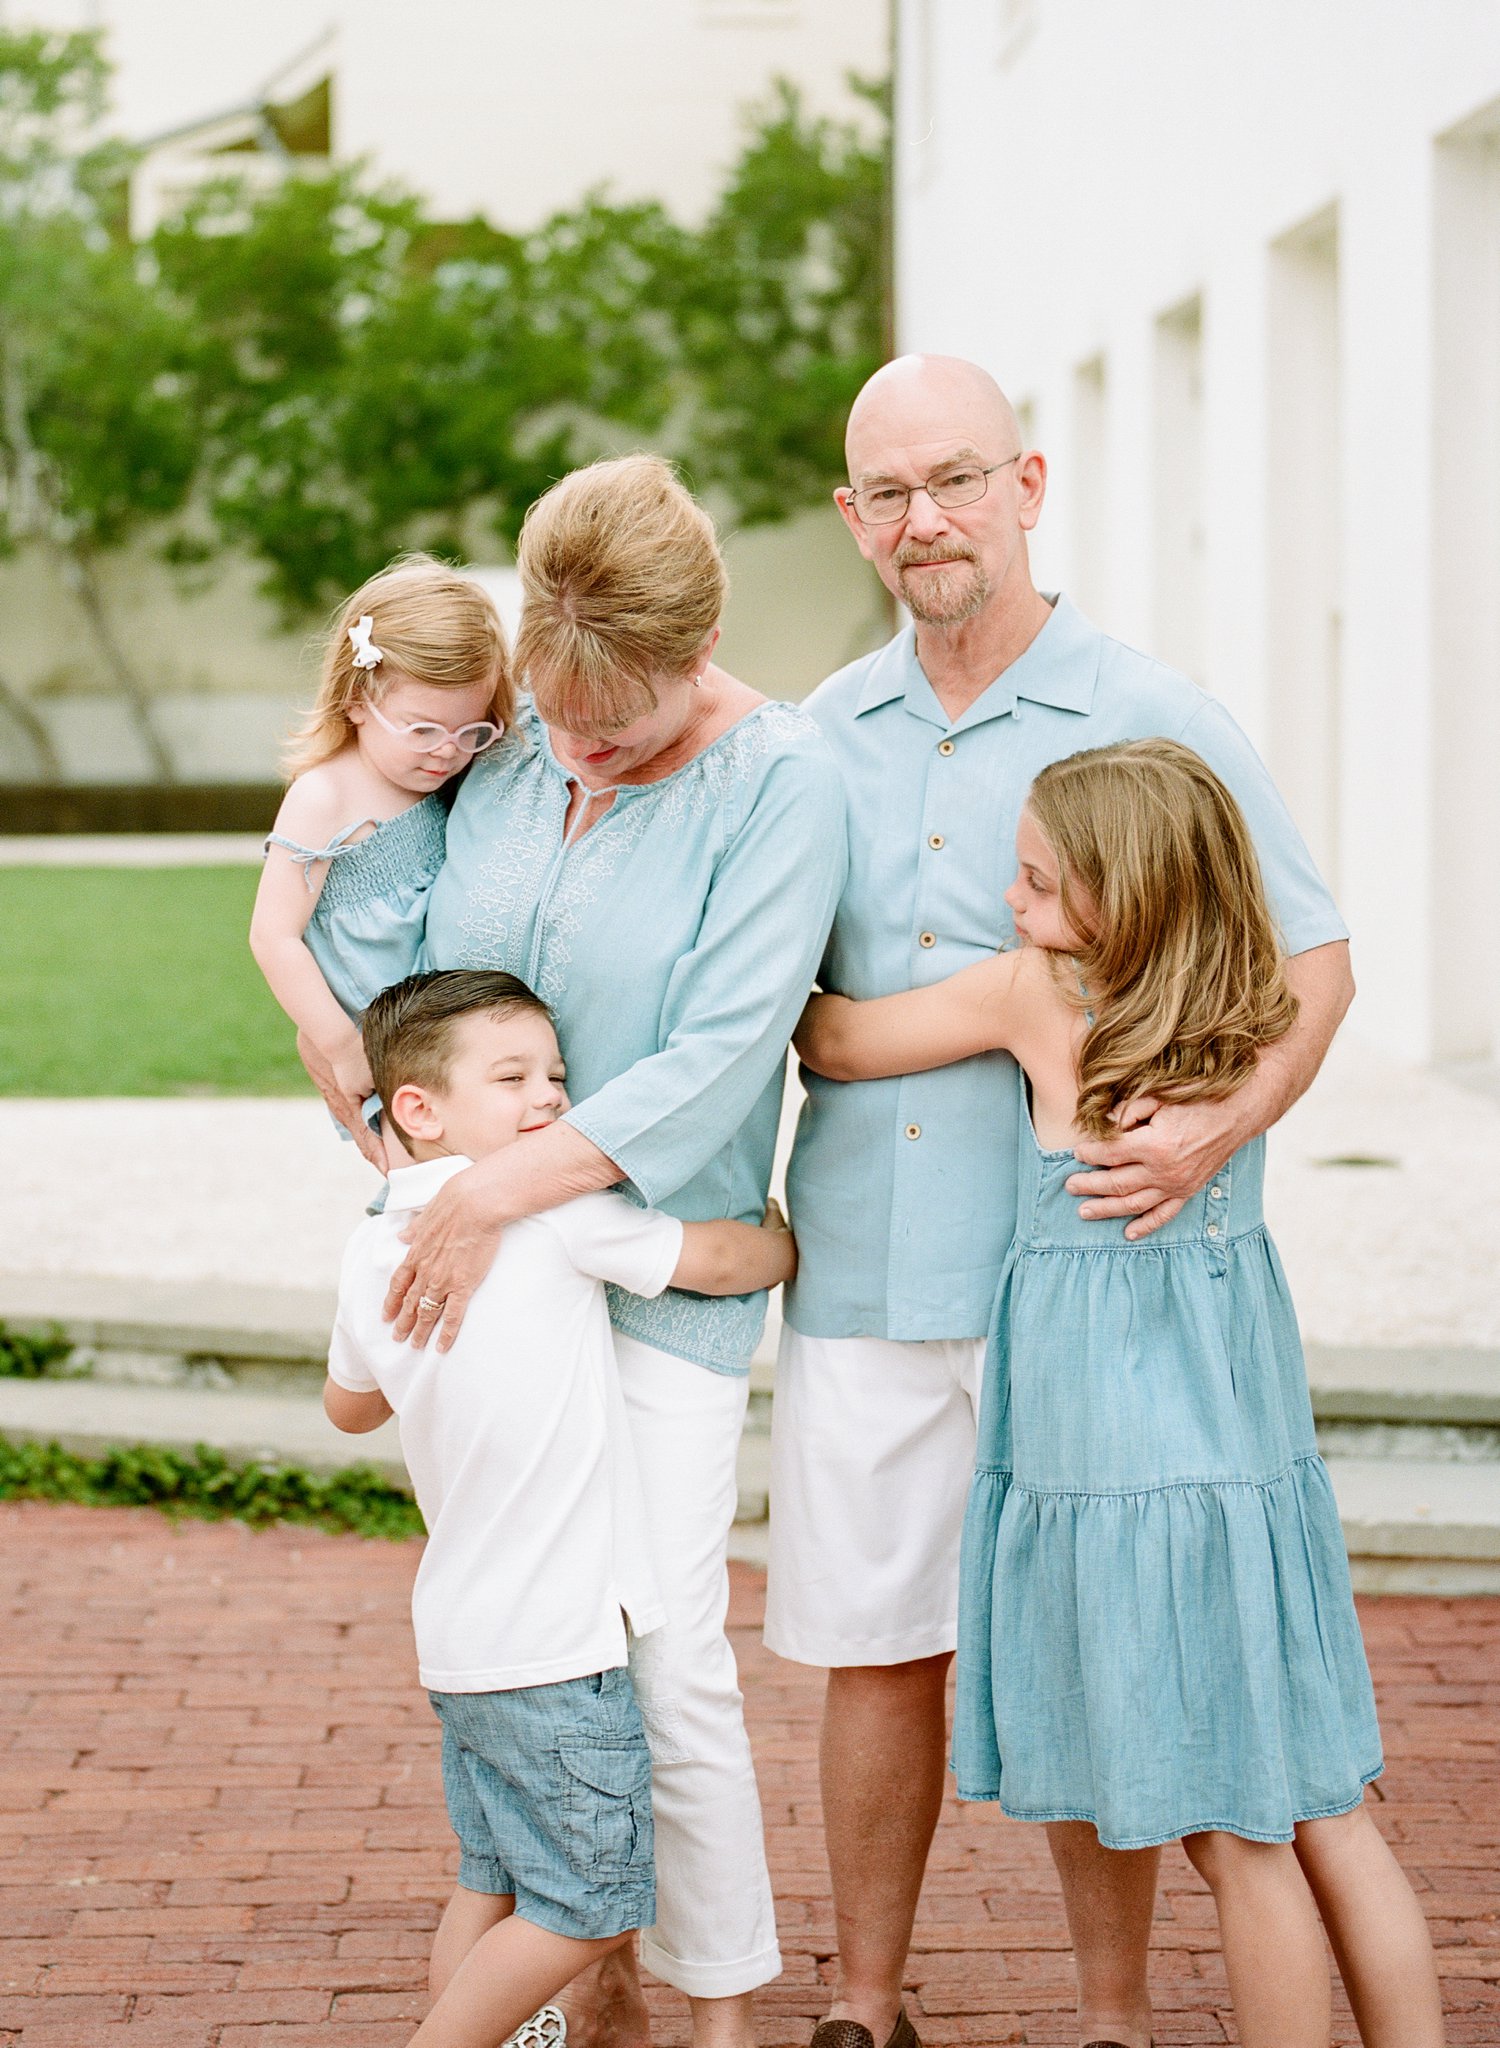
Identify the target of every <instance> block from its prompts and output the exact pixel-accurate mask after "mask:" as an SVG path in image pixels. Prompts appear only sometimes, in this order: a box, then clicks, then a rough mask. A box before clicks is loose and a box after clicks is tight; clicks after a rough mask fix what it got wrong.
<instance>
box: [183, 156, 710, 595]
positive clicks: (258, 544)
mask: <svg viewBox="0 0 1500 2048" xmlns="http://www.w3.org/2000/svg"><path fill="white" fill-rule="evenodd" d="M683 240H684V238H683V235H682V232H681V230H679V229H676V228H674V227H673V225H672V223H671V222H670V221H669V220H668V219H667V218H666V216H665V215H664V214H663V213H662V212H661V210H660V209H659V208H655V207H649V206H646V207H635V208H611V207H608V206H606V205H605V204H604V203H603V202H602V201H596V200H589V201H587V202H586V203H585V204H584V205H583V206H581V207H580V208H578V209H576V210H574V211H572V212H570V213H568V214H565V215H560V216H559V217H558V218H557V219H556V220H554V221H551V222H549V223H548V224H547V225H546V227H544V228H543V229H542V230H540V231H539V233H537V234H536V235H533V236H530V237H528V238H526V239H524V240H522V239H519V238H517V237H514V236H509V235H506V234H503V233H501V232H499V231H498V230H495V229H493V228H490V227H488V226H487V225H486V224H485V223H483V222H469V223H463V224H458V225H455V226H434V225H433V224H432V223H429V222H428V221H426V220H425V218H424V216H423V214H422V211H421V208H420V206H419V205H418V203H417V202H416V201H415V200H413V199H411V198H409V197H407V196H404V195H401V194H397V193H393V192H391V191H388V190H385V191H382V190H373V189H371V188H369V187H368V186H367V185H365V184H364V182H363V181H362V179H361V178H360V176H359V174H358V173H357V172H356V171H354V170H341V171H338V172H336V173H334V174H333V175H331V176H327V177H320V178H317V179H294V180H290V181H288V182H287V183H285V184H283V185H281V186H279V187H278V188H276V189H275V190H274V191H272V192H269V193H264V194H261V195H259V196H256V197H249V196H247V195H246V194H245V193H244V192H243V191H242V190H241V189H240V188H239V187H237V186H235V185H233V184H230V183H226V184H222V185H216V186H214V187H211V188H208V189H206V190H205V191H204V192H202V193H201V194H200V195H199V196H198V197H197V198H196V199H195V200H194V201H193V203H192V204H191V205H190V206H189V208H188V209H187V210H186V212H185V213H184V214H183V216H182V217H181V218H180V219H178V220H176V221H174V222H173V223H171V224H169V225H167V226H165V227H163V228H162V229H161V230H159V231H158V234H157V236H156V238H155V245H154V246H155V254H156V260H157V262H158V264H159V267H160V273H161V276H162V279H163V282H164V284H165V285H166V286H167V287H168V289H170V291H171V292H172V293H173V294H174V295H175V297H176V299H177V300H178V302H179V304H180V306H181V309H182V313H183V317H184V318H185V319H186V320H188V321H189V322H190V323H191V325H192V327H193V329H194V331H195V332H196V333H197V335H198V337H199V341H198V347H197V351H196V356H195V361H194V367H193V376H192V380H191V381H192V391H193V399H192V403H193V408H194V412H195V416H196V420H197V428H198V437H199V440H200V443H201V445H202V447H203V448H204V450H205V460H206V472H207V476H208V485H207V496H208V502H209V504H210V507H211V510H212V512H213V515H214V518H215V520H216V522H217V526H218V529H219V531H220V533H221V534H222V535H223V536H224V537H225V538H227V539H229V540H231V541H233V542H235V543H238V544H240V545H243V546H245V547H247V548H249V549H250V550H251V551H252V552H253V553H254V554H255V555H256V556H257V557H258V559H259V560H260V561H261V562H262V563H263V564H264V565H265V568H266V571H267V589H268V591H269V592H270V593H271V594H272V595H274V596H275V597H276V598H277V599H278V600H279V601H280V603H281V604H282V606H283V607H284V608H285V609H286V610H287V611H289V612H296V611H297V610H299V609H303V608H305V607H307V606H310V605H313V604H316V603H319V602H322V601H324V600H326V599H328V598H330V597H332V596H334V595H336V594H337V593H339V592H340V591H343V590H347V589H349V588H350V587H351V586H352V585H353V584H356V583H358V582H360V581H361V580H362V579H363V578H364V577H365V576H366V575H368V574H369V573H370V571H371V569H373V568H376V567H378V566H379V565H380V564H381V563H382V562H384V561H386V560H387V559H388V558H389V557H390V556H391V555H392V554H394V553H395V552H396V551H397V550H398V549H399V548H401V547H403V546H409V545H414V544H420V545H424V546H427V547H434V548H436V549H438V550H439V551H440V552H444V551H446V552H449V553H452V554H458V555H461V554H463V553H464V552H465V551H466V550H465V545H464V540H465V533H466V531H467V530H468V528H469V527H470V526H471V524H472V522H473V520H474V519H475V518H476V517H477V518H481V519H484V520H486V521H487V522H488V523H489V524H490V525H491V526H492V527H493V528H494V530H495V531H497V532H498V533H499V534H500V535H502V536H503V537H504V538H505V539H507V540H508V541H512V542H513V541H514V539H515V536H516V534H517V532H518V531H519V528H520V522H521V519H522V517H523V515H524V513H525V509H526V507H527V505H528V504H529V503H530V502H531V501H532V499H533V498H535V497H536V496H537V495H538V493H539V492H540V491H542V490H544V489H545V488H546V487H547V485H548V483H550V482H551V481H552V479H553V478H554V477H556V476H558V475H560V474H561V473H562V472H563V471H564V470H566V469H567V468H569V467H570V466H571V464H572V463H573V462H574V461H575V460H577V459H579V456H580V451H581V450H583V449H584V448H585V444H586V441H587V437H588V433H589V431H590V428H589V423H590V422H594V421H597V420H599V419H601V418H604V419H608V420H610V421H612V422H614V423H615V424H616V426H618V425H620V424H621V423H626V424H628V425H629V426H630V427H631V428H632V429H633V430H634V431H637V432H649V431H651V430H652V428H654V427H656V426H659V425H660V424H661V422H662V420H663V419H664V417H665V414H666V410H667V407H668V405H669V403H670V393H671V380H672V337H671V335H670V334H669V333H668V332H667V331H666V329H665V328H664V326H663V323H662V321H661V319H660V316H659V315H658V314H657V313H655V312H654V311H653V307H654V305H655V302H656V300H657V299H658V298H659V297H660V296H661V291H659V290H658V289H657V279H658V277H659V275H660V274H661V273H663V272H665V271H667V270H670V269H671V268H672V266H673V265H680V264H681V261H682V253H681V252H682V245H683ZM589 452H592V450H590V451H589Z"/></svg>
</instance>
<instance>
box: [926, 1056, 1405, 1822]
mask: <svg viewBox="0 0 1500 2048" xmlns="http://www.w3.org/2000/svg"><path fill="white" fill-rule="evenodd" d="M1016 1121H1017V1124H1018V1129H1019V1148H1018V1172H1019V1215H1018V1219H1017V1226H1016V1237H1015V1243H1014V1245H1013V1246H1012V1248H1011V1251H1010V1254H1009V1256H1008V1258H1007V1261H1006V1265H1005V1272H1004V1276H1003V1278H1002V1281H1001V1285H1000V1290H999V1294H998V1297H997V1300H996V1305H995V1314H994V1322H993V1327H992V1331H991V1336H990V1346H989V1355H988V1358H987V1360H986V1366H985V1382H984V1394H983V1399H982V1401H981V1403H980V1425H979V1429H980V1434H979V1456H978V1465H977V1469H976V1472H975V1476H974V1484H973V1489H972V1491H971V1493H970V1496H969V1507H968V1514H967V1518H966V1520H965V1523H964V1539H963V1561H962V1569H961V1574H960V1594H959V1645H958V1705H957V1714H956V1718H955V1723H954V1736H953V1756H954V1769H955V1771H956V1773H957V1776H958V1786H959V1791H960V1792H961V1793H962V1794H963V1795H964V1797H965V1798H968V1799H996V1798H998V1799H999V1801H1000V1803H1001V1805H1002V1806H1003V1807H1004V1809H1005V1811H1006V1812H1007V1813H1008V1814H1011V1815H1012V1816H1013V1817H1014V1818H1016V1819H1018V1820H1033V1821H1050V1820H1082V1821H1090V1822H1092V1823H1093V1824H1094V1825H1095V1826H1096V1827H1097V1829H1098V1831H1099V1839H1100V1840H1101V1842H1103V1843H1104V1845H1105V1847H1106V1848H1110V1849H1139V1848H1144V1847H1146V1846H1148V1845H1149V1844H1151V1843H1154V1842H1167V1841H1173V1840H1175V1839H1176V1838H1177V1837H1178V1836H1179V1835H1184V1834H1194V1833H1197V1832H1198V1831H1200V1830H1201V1829H1205V1828H1223V1829H1228V1830H1229V1831H1230V1832H1232V1833H1234V1834H1239V1835H1246V1836H1249V1837H1250V1838H1251V1839H1253V1840H1256V1841H1264V1842H1285V1841H1289V1840H1290V1839H1291V1835H1292V1829H1293V1827H1294V1825H1295V1823H1296V1822H1297V1821H1299V1820H1312V1819H1316V1818H1319V1817H1322V1816H1325V1815H1328V1814H1334V1813H1343V1812H1346V1811H1347V1810H1348V1809H1349V1808H1351V1807H1354V1806H1357V1805H1358V1804H1359V1801H1360V1797H1361V1793H1362V1791H1363V1788H1364V1786H1365V1785H1366V1784H1367V1783H1368V1781H1369V1780H1370V1779H1371V1778H1373V1777H1375V1776H1376V1775H1377V1774H1378V1773H1379V1771H1380V1768H1381V1757H1380V1731H1379V1727H1378V1725H1377V1723H1376V1719H1375V1700H1374V1695H1373V1693H1372V1691H1371V1688H1370V1674H1369V1670H1368V1668H1367V1666H1366V1663H1365V1655H1364V1647H1363V1645H1362V1643H1361V1641H1360V1634H1359V1622H1358V1619H1357V1618H1356V1615H1355V1612H1354V1600H1353V1596H1352V1594H1351V1592H1350V1588H1349V1566H1348V1561H1347V1559H1346V1557H1345V1554H1344V1539H1343V1532H1342V1530H1341V1529H1340V1526H1339V1515H1338V1508H1337V1506H1336V1504H1335V1502H1334V1498H1333V1489H1332V1488H1331V1486H1330V1485H1329V1482H1328V1474H1327V1472H1326V1471H1325V1470H1324V1467H1323V1461H1322V1460H1321V1458H1319V1456H1318V1452H1317V1445H1316V1442H1315V1440H1314V1435H1313V1417H1312V1404H1311V1402H1310V1400H1309V1399H1308V1392H1307V1376H1306V1368H1305V1366H1304V1364H1303V1359H1302V1346H1301V1342H1300V1340H1299V1338H1298V1335H1297V1319H1296V1316H1295V1314H1294V1312H1293V1309H1292V1303H1291V1298H1290V1296H1289V1295H1288V1293H1287V1287H1286V1280H1285V1277H1284V1276H1283V1274H1282V1270H1281V1262H1280V1260H1279V1259H1278V1258H1277V1256H1276V1249H1275V1246H1274V1245H1273V1244H1272V1243H1271V1240H1270V1238H1269V1237H1268V1236H1267V1234H1266V1229H1265V1225H1264V1223H1263V1222H1262V1220H1261V1180H1262V1168H1263V1160H1264V1140H1263V1139H1256V1140H1254V1141H1253V1142H1252V1143H1251V1144H1249V1145H1247V1146H1245V1147H1244V1148H1243V1149H1242V1150H1241V1151H1239V1152H1237V1153H1236V1154H1235V1156H1234V1157H1233V1159H1231V1160H1230V1162H1229V1164H1228V1165H1227V1166H1225V1167H1224V1168H1222V1169H1221V1171H1220V1172H1219V1173H1218V1174H1217V1175H1215V1177H1214V1179H1213V1180H1212V1181H1211V1182H1210V1183H1209V1185H1208V1186H1207V1187H1206V1188H1204V1189H1202V1190H1201V1191H1200V1192H1199V1193H1198V1194H1197V1195H1195V1196H1194V1197H1193V1199H1192V1200H1191V1201H1190V1202H1188V1203H1186V1204H1185V1205H1184V1207H1183V1208H1182V1209H1181V1210H1180V1211H1179V1212H1178V1214H1177V1215H1176V1216H1175V1217H1174V1218H1173V1220H1172V1221H1171V1222H1170V1223H1168V1224H1167V1225H1165V1226H1164V1228H1163V1229H1161V1230H1159V1231H1157V1232H1156V1233H1155V1235H1154V1236H1152V1237H1149V1238H1142V1239H1141V1240H1140V1241H1139V1242H1138V1243H1135V1244H1131V1243H1128V1242H1127V1240H1126V1237H1125V1226H1124V1224H1123V1223H1120V1222H1103V1223H1085V1222H1082V1221H1081V1220H1080V1218H1079V1215H1078V1202H1077V1198H1076V1197H1074V1196H1072V1195H1069V1194H1068V1193H1067V1191H1066V1189H1065V1187H1064V1185H1063V1183H1064V1182H1065V1181H1066V1180H1067V1178H1068V1176H1069V1175H1070V1174H1071V1173H1074V1172H1076V1171H1077V1170H1078V1168H1077V1162H1076V1161H1075V1159H1074V1157H1073V1154H1072V1153H1071V1152H1070V1151H1044V1150H1043V1149H1042V1148H1041V1147H1040V1146H1039V1145H1038V1144H1037V1141H1036V1138H1035V1136H1034V1135H1033V1132H1032V1126H1031V1118H1030V1116H1029V1114H1028V1111H1027V1108H1026V1102H1025V1094H1024V1084H1022V1086H1020V1087H1018V1088H1017V1118H1016Z"/></svg>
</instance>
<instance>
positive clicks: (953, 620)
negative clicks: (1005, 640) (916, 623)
mask: <svg viewBox="0 0 1500 2048" xmlns="http://www.w3.org/2000/svg"><path fill="white" fill-rule="evenodd" d="M916 562H951V563H952V564H953V569H952V570H951V571H942V570H939V571H936V572H929V573H927V574H925V575H923V576H921V577H919V578H917V579H915V581H914V579H912V578H911V577H909V576H908V575H907V573H906V572H907V570H908V569H909V568H910V567H911V566H912V565H913V563H916ZM892 567H893V568H894V569H895V571H896V582H897V584H898V585H899V587H900V591H901V598H902V602H903V603H904V604H905V606H906V609H907V610H908V611H909V612H910V613H911V615H912V617H913V618H914V619H920V620H921V621H922V624H923V625H924V626H961V625H962V624H963V622H964V620H965V619H972V618H973V617H974V615H975V614H976V613H977V612H980V611H982V610H983V609H984V605H985V601H986V600H987V598H988V597H989V594H990V579H989V578H988V576H986V575H985V573H984V570H983V569H982V568H981V567H980V565H979V560H978V557H977V556H975V555H971V554H967V553H960V552H958V551H957V550H954V549H948V548H934V549H932V550H930V551H924V550H921V549H918V548H913V547H912V546H910V544H908V545H907V546H906V547H902V548H898V549H897V550H896V553H895V555H894V557H893V558H892ZM965 569H967V570H968V572H969V573H968V574H967V575H965V574H964V573H963V572H964V570H965Z"/></svg>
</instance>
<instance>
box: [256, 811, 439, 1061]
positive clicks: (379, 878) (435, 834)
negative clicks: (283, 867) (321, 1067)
mask: <svg viewBox="0 0 1500 2048" xmlns="http://www.w3.org/2000/svg"><path fill="white" fill-rule="evenodd" d="M447 816H448V813H447V810H446V807H445V806H444V804H443V801H442V799H441V798H440V797H437V796H424V797H423V798H422V800H421V802H420V803H415V804H412V805H411V807H410V808H409V809H407V810H404V811H398V812H397V813H396V815H395V817H394V818H383V819H381V820H380V822H379V823H378V824H377V825H376V827H375V830H374V831H373V832H371V833H370V834H369V835H368V837H367V838H364V839H356V838H354V837H353V834H354V833H356V832H358V831H360V830H361V828H362V826H363V825H365V824H368V823H369V822H370V821H369V820H368V819H359V820H356V821H355V823H354V824H352V825H346V826H344V828H343V830H342V831H340V832H335V833H334V835H333V837H332V839H330V840H329V842H328V844H327V845H326V846H299V845H298V843H297V841H296V840H295V839H286V838H283V836H282V835H281V833H279V832H272V833H270V834H269V835H268V837H267V840H266V844H267V845H268V846H271V845H276V846H284V847H285V848H286V850H287V851H288V853H290V854H291V856H292V858H293V860H295V861H297V862H298V863H299V864H300V866H301V867H302V870H303V872H304V873H305V874H308V875H309V886H311V876H310V870H311V868H312V865H313V863H314V862H315V861H320V860H326V861H327V862H328V872H327V874H326V875H325V876H324V877H323V890H322V894H321V895H320V896H319V897H318V901H317V904H316V906H315V908H314V910H313V914H312V916H311V917H310V918H309V919H308V921H307V929H306V931H305V932H304V933H303V935H302V936H303V940H304V943H305V944H306V946H307V950H308V952H309V953H311V954H312V956H313V958H314V960H316V961H317V963H318V966H319V968H320V969H321V971H322V975H323V979H324V980H325V981H326V982H327V984H328V987H329V989H330V991H331V992H332V994H333V997H334V999H335V1001H336V1002H337V1003H338V1004H339V1005H340V1007H341V1008H342V1009H344V1010H345V1011H346V1012H347V1013H348V1015H349V1016H350V1017H352V1018H353V1019H354V1020H355V1021H356V1022H358V1020H359V1019H360V1018H361V1017H362V1016H363V1015H364V1013H365V1011H366V1009H368V1007H369V1005H370V1003H371V1002H372V1001H373V1000H374V998H375V997H376V996H378V995H379V993H380V991H381V990H382V989H383V988H389V987H390V986H391V985H392V983H393V982H397V981H404V980H405V978H406V976H407V975H408V974H410V973H412V972H413V970H414V969H415V967H416V965H417V960H418V957H419V955H420V953H421V949H422V920H423V917H424V916H425V914H426V909H427V897H428V893H429V891H430V890H431V888H432V885H433V883H434V881H435V880H436V879H437V873H438V869H439V868H440V867H441V866H442V864H443V839H444V827H445V825H446V822H447Z"/></svg>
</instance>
